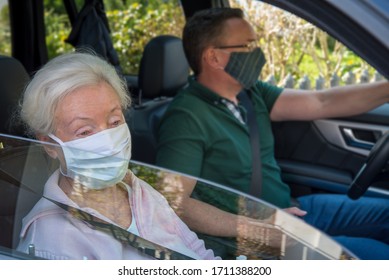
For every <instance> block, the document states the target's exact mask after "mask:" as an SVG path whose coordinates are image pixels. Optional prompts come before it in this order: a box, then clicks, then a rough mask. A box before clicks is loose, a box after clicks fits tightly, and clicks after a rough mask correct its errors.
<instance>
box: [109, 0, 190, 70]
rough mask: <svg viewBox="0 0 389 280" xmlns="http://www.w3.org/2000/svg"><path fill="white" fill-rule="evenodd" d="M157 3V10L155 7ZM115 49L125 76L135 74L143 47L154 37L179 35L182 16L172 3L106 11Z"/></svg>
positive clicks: (153, 2)
mask: <svg viewBox="0 0 389 280" xmlns="http://www.w3.org/2000/svg"><path fill="white" fill-rule="evenodd" d="M157 4H158V8H156V7H155V5H157ZM107 17H108V20H109V22H110V28H111V31H112V34H111V35H112V40H113V42H114V47H115V49H116V50H117V52H118V55H119V59H120V61H121V66H122V68H123V70H124V72H125V73H138V69H139V62H140V59H141V56H142V52H143V48H144V46H145V45H146V44H147V42H148V41H149V40H150V39H151V38H152V37H155V36H157V35H161V34H171V35H176V36H181V31H182V28H183V26H184V17H183V14H182V11H181V10H180V8H179V6H178V5H177V4H176V3H175V2H174V1H169V2H166V3H161V2H159V3H157V1H149V5H147V6H146V5H144V4H141V3H139V2H134V3H132V4H131V5H130V6H129V7H128V8H127V9H126V10H113V11H108V12H107Z"/></svg>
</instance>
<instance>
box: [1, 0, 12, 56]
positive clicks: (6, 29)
mask: <svg viewBox="0 0 389 280" xmlns="http://www.w3.org/2000/svg"><path fill="white" fill-rule="evenodd" d="M0 54H2V55H11V32H10V25H9V9H8V5H4V6H3V8H2V9H1V10H0Z"/></svg>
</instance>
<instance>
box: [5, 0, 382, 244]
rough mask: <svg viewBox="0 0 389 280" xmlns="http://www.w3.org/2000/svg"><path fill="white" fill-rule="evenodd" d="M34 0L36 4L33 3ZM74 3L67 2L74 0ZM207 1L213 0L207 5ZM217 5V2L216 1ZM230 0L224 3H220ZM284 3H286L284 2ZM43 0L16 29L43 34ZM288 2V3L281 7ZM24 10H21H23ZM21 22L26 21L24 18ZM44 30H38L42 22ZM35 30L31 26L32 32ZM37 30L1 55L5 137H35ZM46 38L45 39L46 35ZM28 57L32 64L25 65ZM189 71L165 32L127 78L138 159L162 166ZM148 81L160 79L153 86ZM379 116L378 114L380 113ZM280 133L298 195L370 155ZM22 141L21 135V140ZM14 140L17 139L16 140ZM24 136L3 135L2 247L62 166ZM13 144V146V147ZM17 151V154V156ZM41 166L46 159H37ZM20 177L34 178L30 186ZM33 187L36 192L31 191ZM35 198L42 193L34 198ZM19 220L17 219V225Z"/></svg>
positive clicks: (342, 185) (331, 182)
mask: <svg viewBox="0 0 389 280" xmlns="http://www.w3.org/2000/svg"><path fill="white" fill-rule="evenodd" d="M15 2H16V1H9V3H10V10H11V11H12V10H16V9H18V8H17V7H16V3H15ZM26 2H29V1H26ZM70 2H71V1H64V3H65V4H66V3H67V4H68V11H69V9H72V8H69V3H70ZM200 2H201V1H197V3H196V1H183V8H184V11H185V15H186V16H190V15H191V14H192V13H193V12H194V11H195V10H197V9H202V8H207V7H211V5H212V4H211V2H214V1H204V3H203V2H201V3H200ZM205 2H207V3H206V4H205ZM215 2H218V1H215ZM220 2H223V1H220ZM281 2H282V1H281ZM41 4H42V2H41V1H35V0H34V1H31V2H30V3H29V4H25V5H27V6H28V7H27V6H26V8H28V11H21V12H20V13H15V14H17V15H18V16H17V17H14V18H13V19H12V21H13V24H12V25H11V26H12V29H13V32H20V33H21V34H22V33H23V34H24V35H26V32H27V33H28V32H29V31H26V30H23V31H22V29H23V28H24V26H25V24H23V25H21V23H20V22H22V21H21V20H20V18H21V17H26V18H29V19H31V20H32V22H34V24H32V25H31V26H30V27H29V28H31V29H32V28H36V29H37V30H40V31H42V30H43V29H42V24H43V23H42V22H41V21H42V17H41V16H39V15H40V13H41V12H42V11H43V6H41ZM281 6H282V4H281ZM20 10H22V9H20ZM18 19H19V20H20V22H19V23H17V21H18ZM39 26H40V27H41V28H38V27H39ZM30 31H31V30H30ZM30 33H31V34H33V33H34V35H33V36H36V38H35V39H34V40H32V41H29V42H28V41H27V40H28V39H26V38H27V37H28V36H24V37H26V38H25V39H23V36H18V37H15V38H14V39H13V44H14V49H13V57H11V56H4V55H0V97H1V100H2V101H1V102H0V120H1V123H0V134H1V133H3V134H10V135H14V136H15V137H30V136H29V135H27V134H26V132H25V130H24V127H23V126H22V125H21V124H20V123H18V122H17V121H16V120H17V115H15V112H16V111H17V107H18V102H19V100H20V97H21V96H22V92H23V89H24V87H25V85H26V83H27V82H28V80H29V77H30V76H31V74H32V73H34V71H36V70H37V69H39V65H42V64H43V63H44V62H45V61H46V60H47V57H46V54H45V53H44V52H43V53H42V52H41V51H40V50H41V49H40V48H38V47H37V45H39V44H42V40H44V36H43V35H42V34H41V33H40V32H30ZM42 36H43V37H42ZM21 45H22V46H23V47H24V48H26V47H30V48H32V49H35V48H36V49H38V50H39V51H37V52H35V54H34V57H33V58H30V59H27V58H26V57H25V54H22V50H21V49H20V48H21V47H20V46H21ZM21 61H30V63H24V64H22V63H21ZM189 75H190V69H189V65H188V63H187V61H186V58H185V54H184V51H183V48H182V42H181V39H180V38H178V37H175V36H171V35H159V36H155V37H154V38H152V39H151V40H150V41H149V42H148V43H147V45H146V46H145V48H144V51H143V54H142V59H141V63H140V69H139V73H138V74H137V75H125V78H126V80H127V82H128V86H129V89H130V92H131V94H132V97H133V104H132V106H131V108H129V109H128V110H127V111H125V112H124V114H125V119H126V122H127V123H128V125H129V127H130V131H131V135H132V150H133V152H132V160H134V161H135V162H137V161H139V162H142V163H147V164H154V163H155V156H156V138H155V134H156V128H157V125H158V122H159V120H160V118H161V117H162V115H163V113H164V112H165V110H166V108H167V106H168V105H169V102H170V101H171V100H172V99H173V97H174V96H175V94H176V93H177V92H178V91H179V89H181V88H183V87H185V86H186V84H187V79H188V76H189ZM148 81H153V83H150V82H148ZM373 117H374V115H373ZM368 118H372V116H371V115H367V116H356V117H355V118H354V119H355V120H357V121H367V120H368ZM273 132H274V135H275V151H276V158H277V160H278V162H279V164H280V166H281V168H282V170H283V179H284V180H285V181H286V182H288V183H289V185H290V186H291V187H292V188H291V189H292V196H300V195H306V194H311V193H320V192H333V193H343V194H345V193H346V192H347V187H348V186H349V184H350V183H351V182H352V180H353V178H354V177H355V175H356V174H358V172H359V170H360V168H361V166H363V164H364V162H365V160H366V154H361V153H350V152H349V151H347V150H344V149H342V148H340V147H338V146H336V145H333V144H331V143H329V142H328V140H327V139H326V137H325V136H324V135H323V131H322V130H321V129H319V128H318V125H317V124H316V123H314V122H280V123H275V124H274V125H273ZM379 136H380V135H377V134H376V131H371V133H370V131H369V133H368V134H367V135H366V134H364V133H361V137H362V139H367V140H373V141H377V139H378V138H379ZM16 139H17V138H16ZM10 141H11V142H10ZM17 142H18V141H15V142H12V140H10V139H5V138H3V137H1V135H0V181H1V185H2V187H1V188H0V228H6V229H9V230H8V231H6V232H4V231H2V234H1V235H0V246H3V247H6V248H15V247H16V245H17V244H18V241H19V236H18V235H19V232H20V228H21V219H22V218H23V217H24V216H25V215H26V213H28V212H29V211H30V209H31V208H32V207H33V205H34V204H35V202H36V201H37V200H38V199H39V197H40V194H41V192H42V187H43V185H44V182H45V181H46V179H47V177H48V176H49V175H50V174H51V172H52V171H53V170H55V169H56V168H57V167H58V164H56V163H55V162H53V161H51V160H50V159H49V157H44V156H43V157H42V153H41V152H40V151H36V152H35V151H34V149H36V147H33V148H32V149H30V147H29V146H28V145H27V146H20V147H18V145H17V144H15V143H17ZM7 147H10V149H9V150H8V149H7ZM11 150H12V153H11ZM32 162H36V163H37V164H36V166H46V168H45V169H44V172H42V170H39V169H31V168H30V169H26V170H25V168H24V166H25V165H26V166H34V164H31V163H32ZM38 163H39V164H38ZM21 182H30V183H29V186H27V187H26V186H24V185H23V184H22V183H21ZM386 182H387V178H385V179H384V182H383V184H382V185H380V184H379V182H378V183H377V184H378V185H377V186H379V187H381V189H382V190H384V191H383V192H382V191H376V190H374V188H373V191H368V192H367V194H368V195H373V196H382V197H388V193H387V191H388V190H389V187H388V186H387V185H386ZM31 188H32V189H31ZM31 197H35V198H33V199H31ZM14 221H16V222H14Z"/></svg>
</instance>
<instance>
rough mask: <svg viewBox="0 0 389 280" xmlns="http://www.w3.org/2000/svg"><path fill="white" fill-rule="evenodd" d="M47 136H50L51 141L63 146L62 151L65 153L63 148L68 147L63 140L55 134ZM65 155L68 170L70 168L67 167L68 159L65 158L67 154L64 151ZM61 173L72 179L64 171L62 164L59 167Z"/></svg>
mask: <svg viewBox="0 0 389 280" xmlns="http://www.w3.org/2000/svg"><path fill="white" fill-rule="evenodd" d="M47 136H49V137H50V138H51V139H53V140H54V141H55V142H57V143H58V144H59V145H60V146H61V148H62V151H63V147H65V146H66V145H65V143H64V142H63V141H62V140H61V139H59V138H58V137H57V136H55V135H54V134H51V133H49V134H48V135H47ZM63 154H64V160H65V164H66V169H67V168H68V166H67V163H66V157H65V152H64V151H63ZM59 172H61V174H62V175H63V176H65V177H69V178H71V176H69V174H66V173H65V172H64V171H63V170H62V166H61V164H60V165H59Z"/></svg>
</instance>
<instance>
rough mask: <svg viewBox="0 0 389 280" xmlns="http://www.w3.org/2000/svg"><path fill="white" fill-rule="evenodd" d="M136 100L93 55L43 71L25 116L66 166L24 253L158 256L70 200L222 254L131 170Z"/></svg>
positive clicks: (194, 250) (168, 239)
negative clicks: (94, 222)
mask: <svg viewBox="0 0 389 280" xmlns="http://www.w3.org/2000/svg"><path fill="white" fill-rule="evenodd" d="M129 103H130V98H129V96H128V95H127V87H126V85H125V82H124V81H123V80H122V79H120V78H119V76H118V75H117V73H116V71H115V69H114V68H113V67H112V66H111V65H109V64H108V63H106V62H105V61H104V60H102V59H100V58H98V57H97V56H95V55H92V54H87V53H70V54H65V55H62V56H59V57H57V58H55V59H53V60H51V61H50V62H49V63H47V64H46V65H45V66H44V67H43V68H42V69H41V70H40V71H38V72H37V73H36V75H35V76H34V78H33V79H32V81H31V82H30V84H29V85H28V87H27V88H26V90H25V93H24V98H23V102H22V108H21V117H22V119H23V120H24V121H25V122H26V123H27V125H28V127H29V129H30V130H31V131H30V132H32V133H33V134H34V135H35V136H36V138H37V139H39V140H41V141H45V142H51V143H54V144H59V146H58V145H45V150H46V152H47V153H48V154H49V156H50V157H52V158H55V159H58V160H59V162H60V168H59V170H57V171H56V172H54V173H53V174H52V175H51V177H50V178H49V179H48V181H47V183H46V185H45V187H44V197H43V198H42V199H41V200H40V201H39V202H38V203H37V204H36V205H35V207H34V208H33V209H32V210H31V212H30V213H29V214H28V215H27V216H26V217H25V218H24V220H23V228H22V232H21V243H20V245H19V248H18V249H19V250H22V251H25V252H26V251H28V246H29V245H30V244H34V246H35V253H36V255H37V256H39V257H43V258H49V259H149V258H152V257H150V256H149V255H146V254H144V253H141V252H139V251H138V250H137V249H136V248H134V247H132V246H130V245H127V244H123V242H121V241H120V240H117V239H115V238H114V237H112V236H111V235H109V234H107V233H105V232H102V231H99V230H97V229H95V228H93V227H91V225H90V224H88V223H87V222H85V221H83V220H80V219H78V218H76V217H75V216H74V215H72V214H71V212H72V211H67V210H66V209H64V208H63V207H61V205H67V206H70V207H72V208H73V209H79V210H81V211H83V212H87V213H89V214H91V215H92V216H94V217H97V218H98V219H99V220H100V221H104V223H107V224H114V225H117V226H119V227H120V228H122V229H125V230H127V231H129V232H132V233H134V234H136V235H139V236H140V237H143V238H144V239H147V240H149V241H152V242H154V243H156V244H159V245H162V246H164V247H166V248H169V249H171V250H175V251H177V252H179V253H182V254H184V255H187V256H189V257H192V258H195V259H213V258H215V257H214V254H213V252H212V251H211V250H206V249H205V247H204V243H203V241H202V240H200V239H198V238H197V236H196V234H195V233H193V232H192V231H190V230H189V229H188V227H187V226H186V225H185V224H184V223H183V222H182V221H181V220H180V219H179V218H178V216H176V214H175V213H174V211H173V210H172V209H171V208H170V207H169V205H168V203H167V202H166V200H165V199H164V198H163V197H162V195H160V194H159V193H158V192H157V191H155V190H154V189H153V188H152V187H150V186H149V185H148V184H147V183H145V182H143V181H142V180H140V179H138V178H137V177H136V176H135V175H134V174H132V172H131V171H129V170H128V168H127V167H128V162H129V160H130V157H131V135H130V131H129V129H128V126H127V124H126V122H125V120H124V116H123V109H125V108H126V107H128V106H129ZM53 201H58V202H60V205H58V204H56V203H53Z"/></svg>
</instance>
